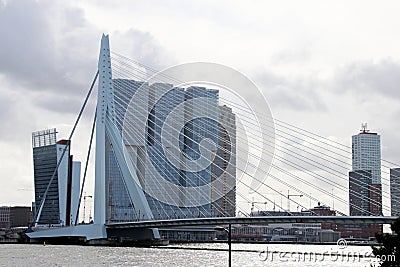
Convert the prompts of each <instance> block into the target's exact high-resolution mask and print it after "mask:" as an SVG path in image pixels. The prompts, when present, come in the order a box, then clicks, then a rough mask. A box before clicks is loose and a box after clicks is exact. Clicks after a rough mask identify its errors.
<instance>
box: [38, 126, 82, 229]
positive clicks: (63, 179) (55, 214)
mask: <svg viewBox="0 0 400 267" xmlns="http://www.w3.org/2000/svg"><path fill="white" fill-rule="evenodd" d="M56 135H57V132H56V129H51V130H43V131H38V132H34V133H32V146H33V167H34V184H35V210H34V214H35V216H37V219H36V220H37V221H36V222H37V223H38V224H46V225H47V224H60V225H69V224H70V223H71V221H74V220H75V217H76V213H77V212H78V211H77V208H78V202H79V191H80V190H79V189H80V162H72V156H70V153H69V148H67V149H66V152H65V155H64V157H63V158H62V160H61V161H60V159H61V155H62V153H63V150H64V148H65V147H66V146H67V144H68V142H69V141H68V140H61V141H58V142H57V141H56V140H57V139H56V138H57V137H56ZM59 161H60V165H59V167H58V170H57V171H56V173H55V175H54V178H53V180H52V182H51V184H50V180H51V177H52V176H53V173H54V171H55V170H56V168H57V164H58V162H59ZM49 184H50V186H49V190H48V192H47V194H46V196H44V194H45V192H46V189H47V187H48V185H49ZM42 199H44V204H43V205H42V206H41V202H42Z"/></svg>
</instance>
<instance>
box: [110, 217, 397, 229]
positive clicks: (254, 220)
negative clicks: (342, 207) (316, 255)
mask: <svg viewBox="0 0 400 267" xmlns="http://www.w3.org/2000/svg"><path fill="white" fill-rule="evenodd" d="M396 219H397V217H390V216H257V217H218V218H189V219H172V220H153V221H136V222H122V223H113V224H106V227H107V228H163V227H173V226H196V225H199V226H200V225H220V224H272V223H347V224H371V223H378V224H390V223H392V222H393V221H394V220H396Z"/></svg>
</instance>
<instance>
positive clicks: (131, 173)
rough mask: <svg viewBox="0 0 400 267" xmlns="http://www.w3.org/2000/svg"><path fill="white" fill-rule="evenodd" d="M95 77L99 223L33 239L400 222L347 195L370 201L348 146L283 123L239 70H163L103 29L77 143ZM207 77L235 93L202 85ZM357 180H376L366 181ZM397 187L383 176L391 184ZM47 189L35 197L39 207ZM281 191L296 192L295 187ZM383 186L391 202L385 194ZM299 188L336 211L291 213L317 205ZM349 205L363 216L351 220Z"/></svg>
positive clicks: (35, 234)
mask: <svg viewBox="0 0 400 267" xmlns="http://www.w3.org/2000/svg"><path fill="white" fill-rule="evenodd" d="M96 83H97V85H98V93H97V106H96V112H95V115H94V120H93V128H92V135H91V139H90V145H89V150H88V157H87V162H86V166H85V173H84V176H83V185H82V189H81V196H80V199H79V201H81V199H82V192H83V187H84V184H85V179H86V174H87V169H88V168H89V167H90V166H89V167H88V162H89V155H90V150H91V147H92V143H93V145H95V166H94V168H95V177H94V182H95V188H94V195H93V201H94V220H93V223H91V224H78V223H77V221H78V218H76V220H74V221H75V224H74V225H70V226H66V227H53V228H51V227H49V228H42V229H40V230H37V231H32V232H30V233H27V235H28V237H29V238H31V239H33V240H43V239H46V240H49V239H51V238H54V239H62V238H67V239H68V238H80V239H83V240H85V241H87V242H88V243H92V244H101V243H102V241H104V240H107V239H108V238H111V237H115V236H118V237H121V238H124V237H126V238H133V239H135V240H157V239H160V233H159V229H162V228H168V227H183V226H203V225H204V226H206V225H208V226H211V225H232V224H271V223H345V224H389V223H391V222H392V221H394V220H395V219H396V218H395V217H390V216H382V214H383V212H388V211H389V210H390V207H389V206H388V205H384V204H382V203H381V202H379V201H376V200H373V199H372V200H368V201H369V202H370V203H372V204H373V205H376V206H379V209H378V210H379V212H378V213H377V212H374V211H372V210H371V209H368V208H366V207H364V206H362V205H356V204H353V203H350V204H349V201H348V194H349V193H351V194H353V195H355V196H356V197H357V198H358V199H359V200H360V201H363V200H366V198H367V196H366V195H365V194H364V193H363V192H361V191H359V190H357V189H352V188H349V186H348V171H349V170H350V169H351V164H349V163H348V159H349V157H350V158H351V154H349V149H348V147H346V146H344V145H341V144H339V143H336V142H334V141H332V140H330V139H327V138H323V137H322V136H319V135H317V134H314V133H312V132H308V131H306V130H303V129H300V128H297V127H295V126H292V125H289V124H287V123H285V122H283V121H280V120H274V119H273V118H272V115H271V111H270V110H269V106H268V104H267V103H266V101H265V98H264V97H263V96H262V94H261V93H260V92H259V91H257V89H256V87H255V85H254V84H253V83H252V82H251V81H250V80H249V79H247V78H246V77H245V76H243V75H242V74H240V73H239V72H237V71H235V70H233V69H231V68H228V67H225V66H222V65H218V64H211V63H190V64H183V65H179V66H175V67H172V68H169V69H167V70H164V71H162V72H158V71H156V70H154V69H152V68H150V67H147V66H145V65H143V64H141V63H140V62H136V61H134V60H132V59H129V58H127V57H125V56H122V55H120V54H118V53H116V52H113V51H111V50H110V46H109V38H108V36H105V35H103V37H102V40H101V47H100V55H99V60H98V70H97V72H96V75H95V77H94V80H93V82H92V85H91V87H90V90H89V92H88V94H87V96H86V99H85V101H84V104H83V106H82V109H81V111H80V113H79V115H78V118H77V120H76V123H75V125H74V127H73V129H72V131H71V135H70V140H71V139H72V140H73V134H74V132H75V129H76V126H77V124H78V122H79V120H80V118H81V115H82V113H83V111H84V109H85V107H86V104H87V102H88V99H89V97H90V95H91V93H92V91H93V88H94V87H95V85H96ZM204 83H205V84H207V87H212V88H221V89H222V88H225V89H228V90H225V91H227V92H226V93H223V92H222V90H221V91H219V90H217V89H206V88H205V87H201V86H199V84H204ZM64 153H65V149H64ZM350 153H351V152H350ZM53 178H54V174H53V177H52V178H51V180H52V179H53ZM51 182H52V181H50V182H49V186H50V184H51ZM355 183H356V185H357V186H359V187H360V188H362V187H363V186H366V184H365V182H364V180H363V179H360V180H359V181H356V182H355ZM387 183H388V179H386V180H385V179H384V178H383V177H382V185H387ZM49 186H48V187H47V190H46V192H45V194H44V195H43V196H42V197H41V201H40V203H37V205H39V208H38V210H39V211H40V210H41V209H42V208H43V206H44V205H45V204H46V194H48V191H49V190H48V189H49ZM281 188H285V189H290V190H291V192H295V194H292V195H290V194H289V193H288V194H287V195H286V193H283V192H282V190H281ZM327 188H328V189H327ZM331 188H334V189H335V193H334V192H333V190H331ZM285 191H286V190H285ZM311 191H312V193H310V192H311ZM378 194H379V196H380V198H381V199H382V198H385V197H386V198H388V192H385V190H381V191H380V192H378ZM296 196H304V199H305V198H307V199H310V203H311V200H312V201H314V202H320V203H322V204H326V203H328V202H329V201H330V200H333V201H335V203H336V209H335V213H336V214H337V216H322V215H320V214H314V213H312V212H311V215H299V213H298V212H297V213H296V212H291V211H290V206H289V205H290V204H292V205H295V206H296V207H297V209H299V208H301V209H302V210H309V208H310V207H306V204H305V203H304V201H303V202H301V201H300V200H302V199H300V198H299V197H296ZM343 196H346V197H343ZM282 197H283V198H285V199H286V198H287V201H288V207H287V208H286V207H283V203H282ZM254 198H256V199H257V201H254ZM279 198H280V199H281V201H280V202H279ZM392 201H398V200H396V199H394V200H393V199H392ZM239 203H247V204H252V210H253V208H258V209H259V210H262V208H263V207H262V205H263V204H265V205H267V203H268V205H272V204H273V210H274V211H275V209H279V210H284V211H286V212H287V216H276V214H274V213H272V212H268V211H265V213H264V214H262V216H260V214H254V213H251V212H250V213H249V211H248V210H246V208H243V206H246V205H240V204H239ZM310 205H311V204H310ZM349 206H350V208H351V209H353V210H355V211H357V212H358V213H357V214H359V216H349V213H348V211H347V209H348V207H349ZM39 221H40V212H37V214H36V216H35V222H36V223H37V222H39Z"/></svg>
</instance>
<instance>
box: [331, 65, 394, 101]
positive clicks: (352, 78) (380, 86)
mask: <svg viewBox="0 0 400 267" xmlns="http://www.w3.org/2000/svg"><path fill="white" fill-rule="evenodd" d="M332 84H333V88H334V91H335V92H337V93H343V92H351V93H354V94H357V95H358V96H360V98H361V97H362V96H363V95H366V94H367V93H372V94H376V95H381V96H384V97H387V98H397V99H399V98H400V62H397V61H394V60H391V59H385V60H380V61H378V62H371V61H361V62H354V63H352V64H349V65H346V66H344V67H342V68H340V69H338V70H337V72H336V75H335V77H334V78H333V82H332Z"/></svg>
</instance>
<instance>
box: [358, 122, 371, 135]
mask: <svg viewBox="0 0 400 267" xmlns="http://www.w3.org/2000/svg"><path fill="white" fill-rule="evenodd" d="M367 128H368V124H367V123H366V122H364V123H361V130H360V131H362V132H363V133H368V132H369V130H367Z"/></svg>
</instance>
